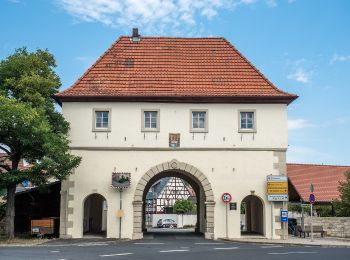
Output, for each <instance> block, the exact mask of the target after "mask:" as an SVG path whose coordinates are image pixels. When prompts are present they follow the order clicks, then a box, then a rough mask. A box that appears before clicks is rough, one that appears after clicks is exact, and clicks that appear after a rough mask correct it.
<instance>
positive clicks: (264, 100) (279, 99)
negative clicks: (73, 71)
mask: <svg viewBox="0 0 350 260" xmlns="http://www.w3.org/2000/svg"><path fill="white" fill-rule="evenodd" d="M297 98H298V96H297V95H290V96H110V95H108V96H107V95H106V96H102V95H96V96H81V95H79V96H73V95H69V96H61V95H59V94H58V95H55V96H54V99H55V100H56V101H57V102H58V103H59V104H60V105H62V103H63V102H157V103H249V104H255V103H257V104H258V103H260V104H287V105H289V104H290V103H291V102H293V101H294V100H295V99H297Z"/></svg>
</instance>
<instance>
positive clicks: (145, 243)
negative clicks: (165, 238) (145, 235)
mask: <svg viewBox="0 0 350 260" xmlns="http://www.w3.org/2000/svg"><path fill="white" fill-rule="evenodd" d="M134 245H164V243H151V242H150V243H147V242H144V243H141V242H140V243H134Z"/></svg>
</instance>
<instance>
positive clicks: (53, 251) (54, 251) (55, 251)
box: [50, 250, 60, 253]
mask: <svg viewBox="0 0 350 260" xmlns="http://www.w3.org/2000/svg"><path fill="white" fill-rule="evenodd" d="M59 252H60V251H58V250H52V251H50V253H59Z"/></svg>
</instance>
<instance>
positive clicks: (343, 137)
mask: <svg viewBox="0 0 350 260" xmlns="http://www.w3.org/2000/svg"><path fill="white" fill-rule="evenodd" d="M133 27H138V28H139V31H140V34H141V35H143V36H182V37H211V36H219V37H225V38H226V39H228V40H229V41H230V42H231V43H232V44H233V45H235V47H236V48H237V49H238V50H240V52H242V53H243V55H245V56H246V57H247V58H248V59H249V60H250V61H251V62H252V63H253V64H254V65H255V66H256V67H257V68H258V69H259V70H260V71H261V72H262V73H263V74H264V75H265V76H266V77H267V78H268V79H269V80H270V81H271V82H273V83H274V84H275V85H276V86H277V87H279V88H280V89H283V90H285V91H287V92H290V93H295V94H297V95H299V98H298V99H297V100H296V101H294V102H293V103H292V104H291V105H289V107H288V118H289V119H288V128H289V147H288V152H287V161H288V162H293V163H314V164H336V165H350V136H349V134H350V1H348V0H342V1H341V0H212V1H209V0H202V1H198V0H52V1H50V0H0V59H4V58H6V57H7V56H8V55H10V54H11V53H13V51H14V50H15V49H16V48H19V47H23V46H26V47H27V48H28V49H29V50H31V51H34V50H36V49H38V48H41V49H48V50H49V51H50V52H51V53H52V54H53V55H54V56H55V58H56V61H57V69H56V71H57V73H58V75H59V76H60V78H61V81H62V87H61V90H63V89H65V88H67V87H69V86H70V85H72V84H73V83H74V82H75V81H76V80H77V79H78V78H79V77H80V76H81V75H82V74H83V73H84V72H85V70H86V69H88V67H89V66H91V65H92V63H93V62H94V61H95V60H96V59H97V58H98V57H99V56H100V55H101V54H103V52H104V51H105V50H106V49H107V48H109V47H110V46H111V44H112V43H113V42H114V41H115V40H116V39H117V38H118V37H119V36H120V35H130V34H131V29H132V28H133ZM276 133H278V129H276Z"/></svg>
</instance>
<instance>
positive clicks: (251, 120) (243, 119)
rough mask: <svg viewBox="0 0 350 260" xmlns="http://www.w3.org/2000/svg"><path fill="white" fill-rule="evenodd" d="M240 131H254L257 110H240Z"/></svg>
mask: <svg viewBox="0 0 350 260" xmlns="http://www.w3.org/2000/svg"><path fill="white" fill-rule="evenodd" d="M239 124H240V126H239V130H240V131H248V132H253V131H255V130H256V126H255V112H254V111H240V122H239Z"/></svg>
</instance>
